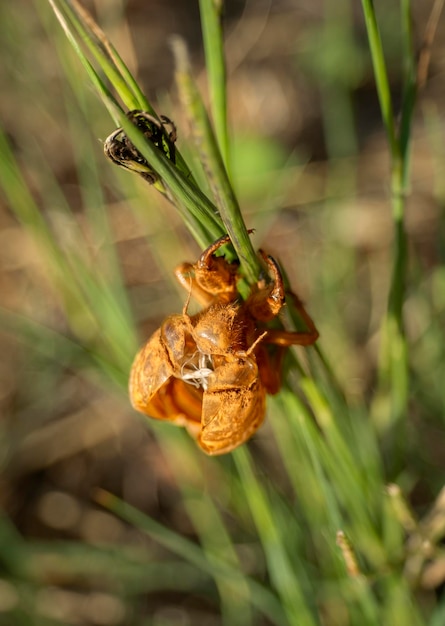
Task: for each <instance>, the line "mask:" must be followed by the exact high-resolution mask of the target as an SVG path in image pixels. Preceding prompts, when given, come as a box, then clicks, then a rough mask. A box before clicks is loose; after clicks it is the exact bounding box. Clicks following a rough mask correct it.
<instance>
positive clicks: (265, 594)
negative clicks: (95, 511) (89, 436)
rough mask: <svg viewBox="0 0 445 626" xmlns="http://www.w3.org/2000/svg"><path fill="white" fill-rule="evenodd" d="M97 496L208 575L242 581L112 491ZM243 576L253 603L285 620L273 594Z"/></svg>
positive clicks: (276, 620) (272, 616) (277, 619)
mask: <svg viewBox="0 0 445 626" xmlns="http://www.w3.org/2000/svg"><path fill="white" fill-rule="evenodd" d="M97 500H98V502H99V503H100V504H102V505H103V506H104V507H105V508H107V509H109V510H110V511H113V512H114V513H115V514H116V515H118V516H119V517H121V518H122V519H124V520H126V521H127V522H129V523H130V524H133V525H134V526H135V527H136V528H139V529H140V530H141V531H143V532H144V533H147V535H149V536H150V537H152V538H153V539H154V540H155V541H158V542H159V543H160V544H161V545H162V546H164V547H165V548H167V549H168V550H171V551H172V552H173V553H174V554H177V555H179V556H181V557H182V558H183V559H185V560H186V561H188V562H189V563H192V564H193V565H195V566H196V567H198V568H199V569H200V570H202V571H203V572H206V573H207V574H209V575H210V576H212V577H214V576H226V577H227V578H228V580H230V581H231V582H232V583H236V582H237V581H238V580H239V579H240V580H241V581H242V580H243V577H242V574H241V573H240V572H239V570H237V569H235V568H233V567H232V566H230V565H228V564H227V563H225V562H224V561H221V560H220V559H219V558H216V557H212V558H211V559H209V558H206V557H205V556H204V553H203V551H202V549H201V548H200V547H199V546H197V545H195V544H194V543H192V542H191V541H189V540H187V539H185V538H184V537H182V536H180V535H178V534H177V533H175V532H173V531H171V530H169V529H168V528H166V527H165V526H162V524H159V523H158V522H156V521H155V520H153V519H151V518H150V517H148V516H147V515H144V514H143V513H141V512H140V511H138V510H137V509H135V508H134V507H132V506H130V505H129V504H126V503H125V502H123V501H121V500H119V499H118V498H116V497H115V496H113V495H112V494H109V493H107V492H104V491H101V492H99V493H98V495H97ZM244 580H247V581H248V584H249V587H250V592H251V599H252V603H253V604H254V605H255V606H256V607H257V608H258V609H259V610H260V611H262V612H263V613H264V614H265V615H267V616H268V617H269V618H270V619H272V621H273V622H274V623H277V624H284V623H285V620H284V617H283V612H282V609H281V606H280V604H279V603H278V601H277V599H276V598H275V597H274V595H273V594H272V593H271V592H270V591H269V590H268V589H266V588H265V587H263V586H262V585H260V584H259V583H257V582H256V581H254V580H253V579H250V578H248V577H244Z"/></svg>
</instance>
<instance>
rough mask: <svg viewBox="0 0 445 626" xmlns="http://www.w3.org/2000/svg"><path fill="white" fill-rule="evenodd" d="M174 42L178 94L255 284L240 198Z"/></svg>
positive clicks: (180, 44) (229, 228) (255, 263)
mask: <svg viewBox="0 0 445 626" xmlns="http://www.w3.org/2000/svg"><path fill="white" fill-rule="evenodd" d="M172 45H173V51H174V54H175V60H176V82H177V85H178V89H179V95H180V98H181V101H182V106H183V108H184V110H185V112H186V115H187V117H188V119H189V124H190V127H191V129H192V134H193V138H194V141H195V144H196V147H197V150H198V153H199V156H200V160H201V163H202V165H203V168H204V171H205V173H206V176H207V179H208V181H209V186H210V188H211V190H212V193H213V195H214V197H215V200H216V204H217V206H218V208H219V212H220V214H221V218H222V220H223V222H224V226H225V228H226V230H227V233H228V234H229V235H230V239H231V241H232V244H233V247H234V248H235V251H236V253H237V255H238V258H239V259H240V261H241V265H242V267H243V269H244V273H245V275H246V278H247V280H248V281H249V282H250V283H252V284H253V283H255V282H256V281H257V280H258V276H259V274H260V265H259V262H258V258H257V256H256V254H255V252H254V249H253V247H252V243H251V241H250V238H249V235H248V232H247V229H246V225H245V223H244V219H243V216H242V214H241V210H240V207H239V204H238V201H237V198H236V196H235V193H234V191H233V189H232V186H231V184H230V181H229V178H228V175H227V171H226V168H225V166H224V163H223V160H222V157H221V152H220V150H219V148H218V146H217V144H216V141H215V136H214V134H213V130H212V128H211V125H210V121H209V119H208V116H207V112H206V110H205V108H204V104H203V102H202V99H201V96H200V94H199V92H198V89H197V88H196V83H195V81H194V80H193V77H192V75H191V71H190V66H189V62H188V57H187V51H186V49H185V46H184V43H183V42H182V41H181V40H179V39H177V38H176V39H174V40H173V42H172Z"/></svg>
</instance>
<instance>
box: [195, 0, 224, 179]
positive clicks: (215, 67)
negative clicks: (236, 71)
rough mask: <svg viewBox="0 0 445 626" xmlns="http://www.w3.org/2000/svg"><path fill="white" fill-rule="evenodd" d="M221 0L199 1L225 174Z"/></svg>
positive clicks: (213, 107)
mask: <svg viewBox="0 0 445 626" xmlns="http://www.w3.org/2000/svg"><path fill="white" fill-rule="evenodd" d="M223 4H224V3H223V1H222V0H212V1H211V2H208V1H207V0H200V1H199V10H200V15H201V28H202V38H203V42H204V52H205V58H206V69H207V77H208V83H209V93H210V109H211V112H212V117H213V122H214V124H215V133H216V137H217V140H218V147H219V152H220V154H221V158H222V162H223V164H224V167H225V170H226V172H227V173H230V153H229V137H228V130H227V94H226V65H225V61H224V41H223V30H222V24H221V20H222V11H223Z"/></svg>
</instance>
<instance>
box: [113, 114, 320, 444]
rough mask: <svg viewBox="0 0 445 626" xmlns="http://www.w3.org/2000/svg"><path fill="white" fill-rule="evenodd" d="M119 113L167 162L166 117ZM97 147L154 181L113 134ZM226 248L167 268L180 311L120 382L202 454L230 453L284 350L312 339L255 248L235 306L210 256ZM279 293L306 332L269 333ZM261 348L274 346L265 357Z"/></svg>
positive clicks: (170, 142)
mask: <svg viewBox="0 0 445 626" xmlns="http://www.w3.org/2000/svg"><path fill="white" fill-rule="evenodd" d="M127 117H128V118H129V120H130V121H131V122H132V123H133V124H135V125H136V126H137V127H138V128H139V130H140V131H141V132H142V133H143V135H144V136H145V138H146V139H147V140H148V141H150V142H152V143H153V145H154V146H155V147H156V148H157V149H158V150H160V151H162V152H163V153H164V155H165V156H166V157H167V158H168V159H169V160H170V161H171V162H172V163H175V157H176V153H175V145H174V143H175V140H176V129H175V126H174V124H173V123H172V122H171V121H170V120H169V119H168V118H166V117H164V116H162V117H160V119H159V120H158V119H157V118H155V117H153V116H152V115H150V114H149V113H145V112H144V111H139V110H136V111H130V112H129V113H128V114H127ZM104 150H105V154H106V155H107V156H108V157H109V158H110V159H111V160H112V161H113V162H114V163H116V164H117V165H119V166H121V167H124V168H126V169H128V170H130V171H133V172H136V173H138V174H140V175H141V176H142V177H143V178H144V179H145V180H146V181H147V182H149V183H151V184H153V183H154V184H156V183H157V182H158V180H159V177H158V174H157V173H156V172H155V170H154V169H153V168H152V167H151V165H150V164H149V163H148V162H147V161H146V159H145V158H144V157H143V156H142V155H141V154H140V152H139V151H138V150H137V149H136V147H135V146H134V145H133V144H132V142H131V141H130V139H129V138H128V137H127V135H126V134H125V132H124V130H123V129H122V128H119V129H117V130H116V131H114V132H113V133H112V134H111V135H110V136H109V137H108V138H107V140H106V141H105V145H104ZM229 243H230V238H229V236H228V235H224V236H222V237H220V238H219V239H217V240H216V241H215V242H214V243H213V244H211V245H210V246H209V247H208V248H206V250H204V252H203V253H202V254H201V256H200V257H199V259H198V260H197V261H196V263H183V264H181V265H180V266H178V267H177V268H176V271H175V275H176V278H177V279H178V281H179V283H180V284H181V285H182V286H183V287H184V288H185V290H186V291H187V292H188V297H187V300H186V303H185V305H184V308H183V311H182V313H180V314H176V315H171V316H169V317H167V319H166V320H165V321H164V323H163V324H162V325H161V327H160V328H159V329H158V330H157V331H156V332H155V333H154V334H153V335H152V336H151V337H150V339H149V340H148V341H147V343H146V344H145V345H144V346H143V347H142V349H141V350H140V351H139V353H138V354H137V355H136V358H135V360H134V363H133V366H132V369H131V374H130V385H129V390H130V399H131V403H132V405H133V406H134V408H135V409H137V410H138V411H140V412H142V413H144V414H146V415H148V416H150V417H153V418H155V419H159V420H166V421H170V422H173V423H175V424H177V425H178V426H184V427H185V428H187V430H188V432H189V433H190V434H191V435H192V436H193V437H194V438H195V439H196V441H197V443H198V445H199V446H200V448H201V449H202V450H203V451H204V452H206V453H207V454H210V455H217V454H225V453H227V452H230V451H232V450H234V449H235V448H237V447H238V446H240V445H241V444H243V443H245V442H246V441H247V440H248V439H249V438H250V437H251V436H252V435H253V433H255V432H256V430H257V429H258V428H259V427H260V426H261V424H262V422H263V420H264V415H265V411H266V394H275V393H277V392H278V391H279V389H280V385H281V365H282V361H283V356H284V354H285V351H286V349H287V348H288V347H289V346H291V345H301V346H309V345H311V344H313V343H314V342H315V341H316V340H317V338H318V331H317V329H316V327H315V325H314V322H313V321H312V319H311V318H310V316H309V315H308V313H307V312H306V310H305V309H304V307H303V305H302V303H301V302H300V300H299V298H298V297H297V296H296V295H295V294H293V293H290V292H287V293H286V294H285V290H284V285H283V278H282V276H281V273H280V270H279V268H278V265H277V263H276V261H275V260H274V259H273V258H272V257H271V256H269V255H268V254H266V253H264V252H263V251H261V250H260V251H259V254H260V256H261V257H262V260H263V262H264V264H265V266H266V268H267V270H268V274H269V277H268V278H269V279H268V280H264V278H262V279H260V280H258V282H257V283H256V284H255V285H254V286H253V287H252V288H251V290H250V293H249V295H248V296H247V298H246V299H245V300H243V298H242V297H241V294H240V292H239V290H238V282H239V279H240V278H241V276H240V273H239V265H238V263H237V262H229V261H228V260H227V259H226V258H225V257H224V256H217V255H216V252H217V251H218V250H219V249H220V248H221V247H222V246H224V245H226V244H229ZM285 295H287V296H288V297H291V298H292V300H293V303H294V306H295V307H296V309H297V310H298V311H299V313H300V315H301V317H302V319H303V321H304V322H305V324H306V328H307V330H305V331H296V332H291V331H286V330H281V329H277V328H273V329H272V328H269V327H268V323H269V322H271V321H272V320H273V319H275V318H276V317H277V315H278V314H279V312H280V310H281V309H282V307H283V305H284V303H285ZM190 298H194V299H195V300H197V302H198V303H199V304H200V305H201V306H202V309H201V310H200V311H199V312H198V313H196V314H194V315H190V314H189V313H188V304H189V301H190ZM267 344H273V345H274V346H275V349H274V350H273V351H270V350H269V349H268V347H267Z"/></svg>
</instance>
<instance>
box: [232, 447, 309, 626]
mask: <svg viewBox="0 0 445 626" xmlns="http://www.w3.org/2000/svg"><path fill="white" fill-rule="evenodd" d="M233 456H234V460H235V464H236V467H237V470H238V472H239V475H240V478H241V481H242V485H243V487H244V490H245V497H246V499H247V501H248V504H249V508H250V511H251V514H252V517H253V520H254V523H255V526H256V528H257V530H258V535H259V537H260V540H261V544H262V546H263V549H264V553H265V557H266V560H267V565H268V571H269V574H270V577H271V582H272V584H273V586H274V588H275V589H276V591H277V593H278V595H279V597H280V599H281V602H282V604H283V609H284V611H285V612H286V615H287V618H288V620H289V623H290V624H299V625H301V626H313V625H314V624H316V621H315V620H314V617H313V615H312V614H311V611H310V610H309V606H308V602H307V599H306V598H305V597H304V595H303V593H302V589H301V584H300V580H299V579H298V577H297V576H296V575H295V572H294V570H293V568H292V562H291V559H290V555H289V554H288V553H287V551H286V547H285V544H284V538H283V537H282V535H281V532H280V530H281V529H279V528H278V527H277V525H276V519H275V518H274V515H273V514H272V510H273V509H272V506H271V503H270V502H269V501H268V499H267V497H266V494H265V492H264V489H263V487H262V485H261V484H260V483H259V481H258V480H257V478H256V476H255V473H254V470H253V467H252V462H251V459H250V456H249V453H248V450H247V449H246V448H238V450H235V452H234V454H233Z"/></svg>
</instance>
